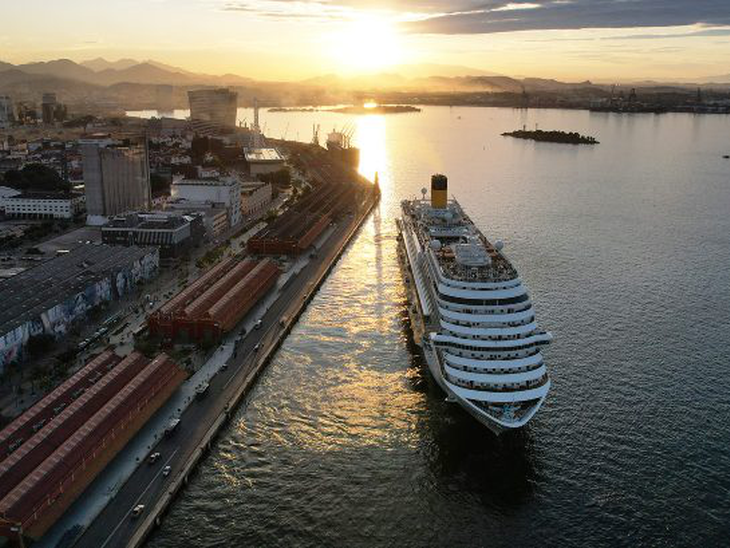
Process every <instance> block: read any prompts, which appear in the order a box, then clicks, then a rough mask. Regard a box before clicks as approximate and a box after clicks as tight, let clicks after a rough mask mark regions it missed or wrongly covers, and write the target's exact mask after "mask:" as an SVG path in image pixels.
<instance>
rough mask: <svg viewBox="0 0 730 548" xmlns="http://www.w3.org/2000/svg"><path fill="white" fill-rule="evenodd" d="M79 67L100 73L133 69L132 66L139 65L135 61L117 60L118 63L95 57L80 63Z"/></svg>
mask: <svg viewBox="0 0 730 548" xmlns="http://www.w3.org/2000/svg"><path fill="white" fill-rule="evenodd" d="M80 65H81V66H84V67H86V68H89V69H91V70H93V71H94V72H101V71H102V70H107V69H112V70H124V69H128V68H129V67H133V66H134V65H139V61H136V60H135V59H119V60H118V61H107V60H106V59H104V58H103V57H97V58H96V59H91V60H89V61H82V62H81V63H80Z"/></svg>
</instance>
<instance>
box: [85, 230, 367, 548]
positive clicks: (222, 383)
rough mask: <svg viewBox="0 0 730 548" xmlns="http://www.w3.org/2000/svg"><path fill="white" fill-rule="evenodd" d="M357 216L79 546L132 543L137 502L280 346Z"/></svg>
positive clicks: (148, 500)
mask: <svg viewBox="0 0 730 548" xmlns="http://www.w3.org/2000/svg"><path fill="white" fill-rule="evenodd" d="M357 222H358V219H357V217H356V216H347V217H343V219H342V220H341V221H340V222H339V223H338V224H337V226H336V227H335V229H334V231H333V233H332V234H331V235H330V237H329V238H328V239H327V241H326V242H325V243H324V244H323V245H322V247H321V249H320V250H319V252H318V254H317V257H316V258H313V259H312V260H310V261H309V262H308V263H307V264H306V266H305V267H304V268H303V269H302V270H301V271H300V272H299V274H297V275H296V276H294V277H293V278H292V279H291V280H290V281H289V282H288V283H287V284H286V285H285V286H284V287H283V288H282V289H281V294H280V296H279V297H278V298H277V300H276V301H274V303H273V304H272V306H271V307H270V308H269V310H268V311H267V312H266V313H265V314H264V315H263V316H262V317H261V320H262V325H261V328H260V329H255V330H251V331H250V332H249V333H247V334H246V335H245V336H244V337H242V339H241V340H240V342H239V343H237V348H236V350H235V352H234V354H233V357H232V358H231V360H230V361H229V364H228V365H229V367H228V368H227V369H221V370H220V371H219V373H218V374H216V375H215V376H214V377H213V378H212V379H211V381H210V388H209V389H208V393H207V395H206V396H205V397H204V398H202V399H200V400H196V401H195V402H193V403H192V404H191V405H190V406H189V407H188V408H187V409H186V410H185V411H184V412H183V413H182V415H181V416H180V423H179V425H178V427H177V429H176V431H175V432H174V433H172V434H171V435H169V436H166V437H164V438H162V439H161V440H160V441H159V442H158V443H157V445H155V446H154V447H153V448H152V449H151V450H150V452H160V453H161V455H162V456H161V458H160V459H159V460H158V461H157V462H156V463H155V464H149V463H143V464H141V465H140V466H138V467H137V469H136V470H135V472H134V473H133V474H132V476H131V477H130V478H129V479H128V480H127V481H126V483H125V484H124V485H123V486H122V487H121V488H120V490H119V492H118V493H117V495H116V496H115V497H114V499H112V501H110V502H109V504H108V505H107V506H106V507H105V508H104V510H103V511H102V512H101V513H100V514H99V516H97V518H96V519H95V520H94V522H93V523H92V524H91V525H90V526H89V527H88V528H87V530H86V531H85V532H84V534H83V535H82V536H81V537H80V539H79V541H78V542H77V544H76V546H79V547H82V548H83V547H89V548H91V547H94V548H99V547H101V548H116V547H122V546H126V545H127V544H128V543H129V540H130V538H131V537H132V536H133V535H134V533H135V531H136V529H137V528H138V527H139V526H140V524H141V522H142V518H141V517H140V518H133V517H131V515H130V512H131V510H132V508H134V506H136V505H137V504H144V505H145V511H148V510H149V509H150V508H151V507H152V506H153V505H154V504H155V502H156V501H157V500H158V499H159V497H160V496H161V495H162V494H163V493H164V491H165V489H166V488H167V486H168V485H169V484H170V482H171V480H172V479H173V478H175V477H176V476H177V475H179V474H180V473H181V470H182V468H183V467H184V464H185V462H186V461H187V460H188V459H189V458H190V457H191V456H192V455H193V453H194V452H195V451H196V450H198V447H199V445H200V442H201V440H202V439H203V438H204V436H205V434H206V432H207V431H208V429H209V428H210V426H211V425H212V424H213V423H214V422H215V421H216V419H217V418H218V417H219V416H220V415H221V414H223V413H224V412H225V411H226V407H227V405H228V403H227V402H228V401H229V400H231V398H232V397H233V395H234V394H235V392H236V390H237V389H238V388H239V386H240V385H241V384H242V383H243V382H244V380H245V379H246V378H247V377H248V375H249V374H250V373H251V372H252V371H254V370H255V369H256V368H257V367H259V366H260V364H261V361H263V359H264V358H265V356H266V355H268V354H269V352H270V351H271V349H272V348H273V347H274V346H275V344H276V341H277V340H278V338H279V335H280V334H281V331H282V330H283V329H284V328H283V327H282V325H281V323H280V321H281V319H282V318H284V317H287V318H292V317H293V316H294V315H295V314H296V313H297V311H298V310H299V308H300V306H301V305H302V302H303V301H306V300H307V298H308V297H309V294H310V293H311V291H312V288H313V285H314V283H315V282H316V280H318V279H319V277H320V276H321V275H322V274H323V273H324V272H326V271H327V269H328V268H329V267H330V266H331V264H332V263H333V262H334V261H335V260H336V256H337V254H338V253H339V248H340V246H341V244H342V242H343V240H344V239H345V238H346V237H347V235H348V234H349V233H350V231H351V230H352V229H353V228H355V225H356V224H357ZM256 345H260V350H259V351H258V352H257V351H256V350H254V347H255V346H256ZM166 465H169V466H170V467H171V468H172V471H171V474H170V475H169V476H167V477H164V476H162V473H161V471H162V469H163V467H164V466H166Z"/></svg>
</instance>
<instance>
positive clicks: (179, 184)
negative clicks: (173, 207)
mask: <svg viewBox="0 0 730 548" xmlns="http://www.w3.org/2000/svg"><path fill="white" fill-rule="evenodd" d="M170 191H171V198H172V199H173V200H178V205H180V203H181V202H180V201H181V200H184V201H185V202H187V204H188V205H189V206H191V207H196V206H202V205H210V206H213V207H223V208H225V209H226V211H227V213H228V224H229V225H230V226H236V225H238V224H239V223H240V222H241V183H240V181H239V180H238V178H236V177H233V176H219V177H212V178H210V179H178V180H177V181H173V183H172V186H171V188H170Z"/></svg>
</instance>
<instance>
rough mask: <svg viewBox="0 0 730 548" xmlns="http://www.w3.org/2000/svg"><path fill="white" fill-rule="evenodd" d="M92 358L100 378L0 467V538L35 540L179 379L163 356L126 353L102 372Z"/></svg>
mask: <svg viewBox="0 0 730 548" xmlns="http://www.w3.org/2000/svg"><path fill="white" fill-rule="evenodd" d="M99 359H100V358H96V359H95V360H93V361H92V363H94V362H96V367H97V371H98V372H102V373H103V375H102V376H101V377H100V378H97V377H96V375H94V376H93V377H91V378H88V379H87V381H88V385H87V386H86V387H82V388H85V390H84V391H83V393H82V394H81V395H79V396H78V397H77V399H75V400H74V401H73V402H72V403H71V404H70V405H68V407H67V408H66V409H64V410H63V411H62V412H61V413H59V414H58V415H57V416H56V417H54V418H53V419H52V420H51V421H50V422H48V423H47V424H46V425H45V426H43V427H42V428H41V429H40V430H38V432H36V433H35V434H34V435H33V436H31V437H30V438H29V439H28V440H27V441H25V442H24V443H22V444H21V445H20V447H19V448H17V449H16V450H15V451H13V452H12V453H11V454H10V456H9V457H8V458H6V459H5V460H4V461H3V462H2V463H1V464H0V486H1V491H0V492H1V493H2V494H1V495H0V536H3V537H6V538H8V539H12V540H15V541H17V540H19V536H23V537H26V538H30V539H38V538H39V537H40V536H42V535H43V534H44V533H45V531H46V530H48V528H49V527H50V526H51V525H53V523H54V522H55V521H56V520H57V519H58V518H59V517H60V516H61V515H62V514H63V513H64V512H65V511H66V509H67V508H68V507H69V506H70V505H71V504H72V503H73V502H74V500H76V498H77V497H78V496H79V495H80V494H81V493H82V492H83V491H84V489H86V487H87V486H88V485H89V484H90V483H91V482H92V481H93V480H94V478H95V477H96V475H97V474H98V473H99V472H100V471H101V470H102V469H103V468H104V467H105V466H106V465H107V464H108V463H109V462H110V461H111V460H112V459H113V458H114V456H115V455H116V454H117V453H118V452H119V451H120V450H121V449H122V448H123V447H124V445H126V443H127V442H128V441H129V440H130V439H131V438H132V436H134V434H136V433H137V431H138V430H139V429H140V428H141V427H142V426H143V425H144V424H145V422H147V420H148V419H149V418H150V417H151V416H152V415H153V414H154V413H155V411H157V409H159V408H160V406H161V405H162V404H163V403H164V402H165V401H167V399H168V398H169V397H170V396H171V395H172V393H173V392H174V391H175V390H176V389H177V388H178V386H180V384H181V383H182V382H183V380H184V379H185V377H186V374H185V372H184V371H183V370H181V369H180V368H179V367H178V366H177V365H176V364H175V363H174V362H173V361H172V360H171V359H170V358H169V357H168V356H167V355H165V354H160V355H158V356H157V357H156V358H155V359H154V360H149V359H148V358H145V357H144V356H143V355H142V354H140V353H138V352H132V353H131V354H130V355H129V356H127V357H126V358H124V359H122V360H120V361H119V362H118V363H117V364H116V365H114V366H113V367H112V368H111V369H110V370H108V371H107V372H105V373H104V372H103V367H101V368H99ZM101 360H108V357H106V358H101ZM109 363H111V361H109ZM87 367H88V365H87ZM84 369H86V368H84ZM82 371H83V370H82ZM43 401H44V400H41V402H40V403H43ZM26 413H27V414H28V416H32V415H33V414H34V413H37V411H34V410H33V408H31V409H30V410H28V411H27V412H26ZM31 420H34V419H31ZM18 422H19V423H23V422H25V423H27V422H28V418H27V417H26V418H25V419H24V418H23V417H20V418H19V419H18ZM10 426H12V424H11V425H10Z"/></svg>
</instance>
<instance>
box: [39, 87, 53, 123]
mask: <svg viewBox="0 0 730 548" xmlns="http://www.w3.org/2000/svg"><path fill="white" fill-rule="evenodd" d="M55 114H56V94H55V93H44V94H43V100H42V101H41V118H42V120H43V123H44V124H52V123H53V122H54V121H55Z"/></svg>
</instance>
